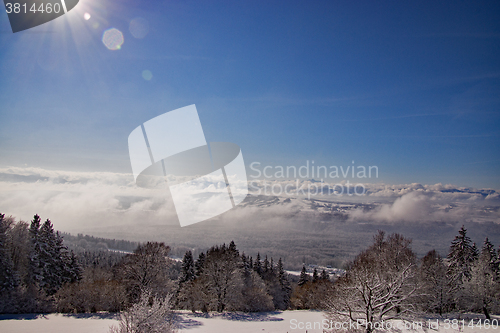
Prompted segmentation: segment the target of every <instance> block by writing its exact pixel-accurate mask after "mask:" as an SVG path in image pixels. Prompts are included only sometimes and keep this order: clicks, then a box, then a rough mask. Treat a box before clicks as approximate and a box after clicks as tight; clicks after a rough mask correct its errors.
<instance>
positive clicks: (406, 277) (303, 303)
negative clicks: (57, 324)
mask: <svg viewBox="0 0 500 333" xmlns="http://www.w3.org/2000/svg"><path fill="white" fill-rule="evenodd" d="M66 239H67V240H68V241H66ZM66 243H68V245H66ZM411 243H412V241H411V239H409V238H406V237H404V236H403V235H401V234H397V233H392V234H390V235H386V234H385V232H384V231H378V232H377V233H376V234H375V235H374V236H373V243H372V244H371V245H370V246H368V247H367V248H366V249H365V250H363V251H362V252H360V253H359V254H358V255H356V256H355V257H354V258H353V259H352V260H351V261H349V262H348V263H347V264H346V265H345V267H344V268H345V274H344V275H342V276H340V277H338V276H329V275H328V273H327V272H326V271H324V270H322V271H318V270H316V269H314V271H313V272H312V274H308V273H307V271H306V266H305V265H304V266H303V267H302V271H301V273H300V276H299V277H298V279H296V278H295V279H294V278H293V277H292V276H290V275H289V274H287V272H286V271H285V269H284V263H283V261H282V259H281V258H278V259H277V260H275V258H272V257H268V256H267V255H265V254H262V255H261V254H260V253H258V254H257V256H256V257H255V258H254V257H253V256H249V255H246V254H245V253H244V252H240V250H238V248H237V246H236V244H235V243H234V242H233V241H230V242H229V243H228V244H219V245H214V246H212V247H210V248H209V249H207V250H205V251H198V252H199V253H198V254H197V255H193V252H192V251H191V250H187V251H186V252H185V253H184V255H183V258H182V260H175V259H173V258H171V257H170V255H171V253H170V251H171V248H170V247H169V246H168V245H166V244H164V243H162V242H144V243H134V242H128V241H120V240H109V239H100V238H96V237H92V236H83V235H78V236H71V235H69V234H64V236H63V234H61V233H60V232H58V231H55V230H54V228H53V225H52V223H51V221H50V220H49V219H47V220H45V221H44V222H42V220H41V218H40V217H39V216H38V215H35V216H34V217H33V220H31V221H30V223H27V222H24V221H18V222H16V221H15V219H14V218H13V217H6V216H5V215H4V214H0V313H40V312H44V313H46V312H63V313H93V312H98V311H108V312H120V313H121V318H122V321H121V322H120V327H115V328H113V330H114V332H128V331H127V329H128V328H130V327H139V326H141V325H146V324H147V325H153V326H155V325H156V326H159V327H162V329H163V330H164V331H169V330H170V331H173V330H174V329H175V320H176V319H175V318H176V317H175V310H189V311H193V312H212V311H214V312H225V311H244V312H264V311H276V310H287V309H317V310H321V311H324V312H325V314H326V315H327V317H328V318H330V319H332V320H338V321H342V320H345V319H348V320H353V321H359V320H362V321H363V322H364V323H365V326H364V327H363V331H366V332H371V331H372V324H373V323H375V322H380V321H388V320H391V319H401V320H411V319H412V318H415V317H416V316H419V315H421V314H425V313H431V314H436V315H443V314H446V313H450V312H474V313H481V314H483V315H484V317H485V319H488V320H490V319H491V315H492V314H499V313H500V302H499V300H500V249H499V250H498V251H497V250H495V247H494V245H493V244H492V243H491V242H490V241H489V240H488V238H486V239H485V240H484V242H483V244H482V245H481V246H480V248H478V247H477V246H476V244H475V243H474V242H473V241H472V240H471V239H470V238H469V237H468V235H467V230H466V229H465V228H464V227H462V228H461V229H460V230H459V231H458V235H457V236H456V237H455V238H454V239H453V240H452V241H451V244H450V246H449V252H448V254H447V256H446V257H444V258H443V257H441V256H440V255H439V254H438V253H437V252H436V251H435V250H432V249H431V250H430V251H428V253H427V254H426V255H425V256H423V257H421V258H418V257H417V255H416V253H415V252H414V251H413V250H412V248H411ZM151 313H155V314H156V315H151ZM141 318H142V319H141ZM134 325H135V326H134ZM127 327H128V328H127ZM129 331H130V330H129ZM132 331H133V330H132ZM135 331H136V332H140V329H137V330H135Z"/></svg>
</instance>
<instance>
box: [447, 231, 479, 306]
mask: <svg viewBox="0 0 500 333" xmlns="http://www.w3.org/2000/svg"><path fill="white" fill-rule="evenodd" d="M447 258H448V263H449V265H448V270H447V275H448V285H449V292H450V295H451V296H452V304H451V305H452V306H453V307H455V308H463V307H465V306H466V303H467V302H468V301H467V300H466V295H465V293H464V290H463V284H464V283H465V282H467V281H469V280H470V278H471V276H472V274H471V269H472V265H473V263H474V261H475V260H476V258H477V248H476V246H475V244H473V243H472V242H471V239H470V238H469V236H467V229H465V227H464V226H462V228H460V230H459V231H458V235H457V236H455V239H454V240H453V241H452V242H451V246H450V252H449V253H448V257H447Z"/></svg>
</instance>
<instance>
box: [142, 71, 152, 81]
mask: <svg viewBox="0 0 500 333" xmlns="http://www.w3.org/2000/svg"><path fill="white" fill-rule="evenodd" d="M142 78H143V79H144V80H146V81H149V80H151V79H152V78H153V73H151V71H150V70H147V69H145V70H143V71H142Z"/></svg>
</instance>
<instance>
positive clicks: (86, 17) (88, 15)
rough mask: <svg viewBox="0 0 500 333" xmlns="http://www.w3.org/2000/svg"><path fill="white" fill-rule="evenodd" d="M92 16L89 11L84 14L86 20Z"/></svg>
mask: <svg viewBox="0 0 500 333" xmlns="http://www.w3.org/2000/svg"><path fill="white" fill-rule="evenodd" d="M90 17H91V16H90V14H89V13H85V14H83V18H84V19H85V21H88V20H90Z"/></svg>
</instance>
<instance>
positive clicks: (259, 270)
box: [253, 253, 262, 275]
mask: <svg viewBox="0 0 500 333" xmlns="http://www.w3.org/2000/svg"><path fill="white" fill-rule="evenodd" d="M253 266H254V270H255V271H256V272H257V274H259V275H262V263H261V262H260V253H257V259H255V263H254V265H253Z"/></svg>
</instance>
